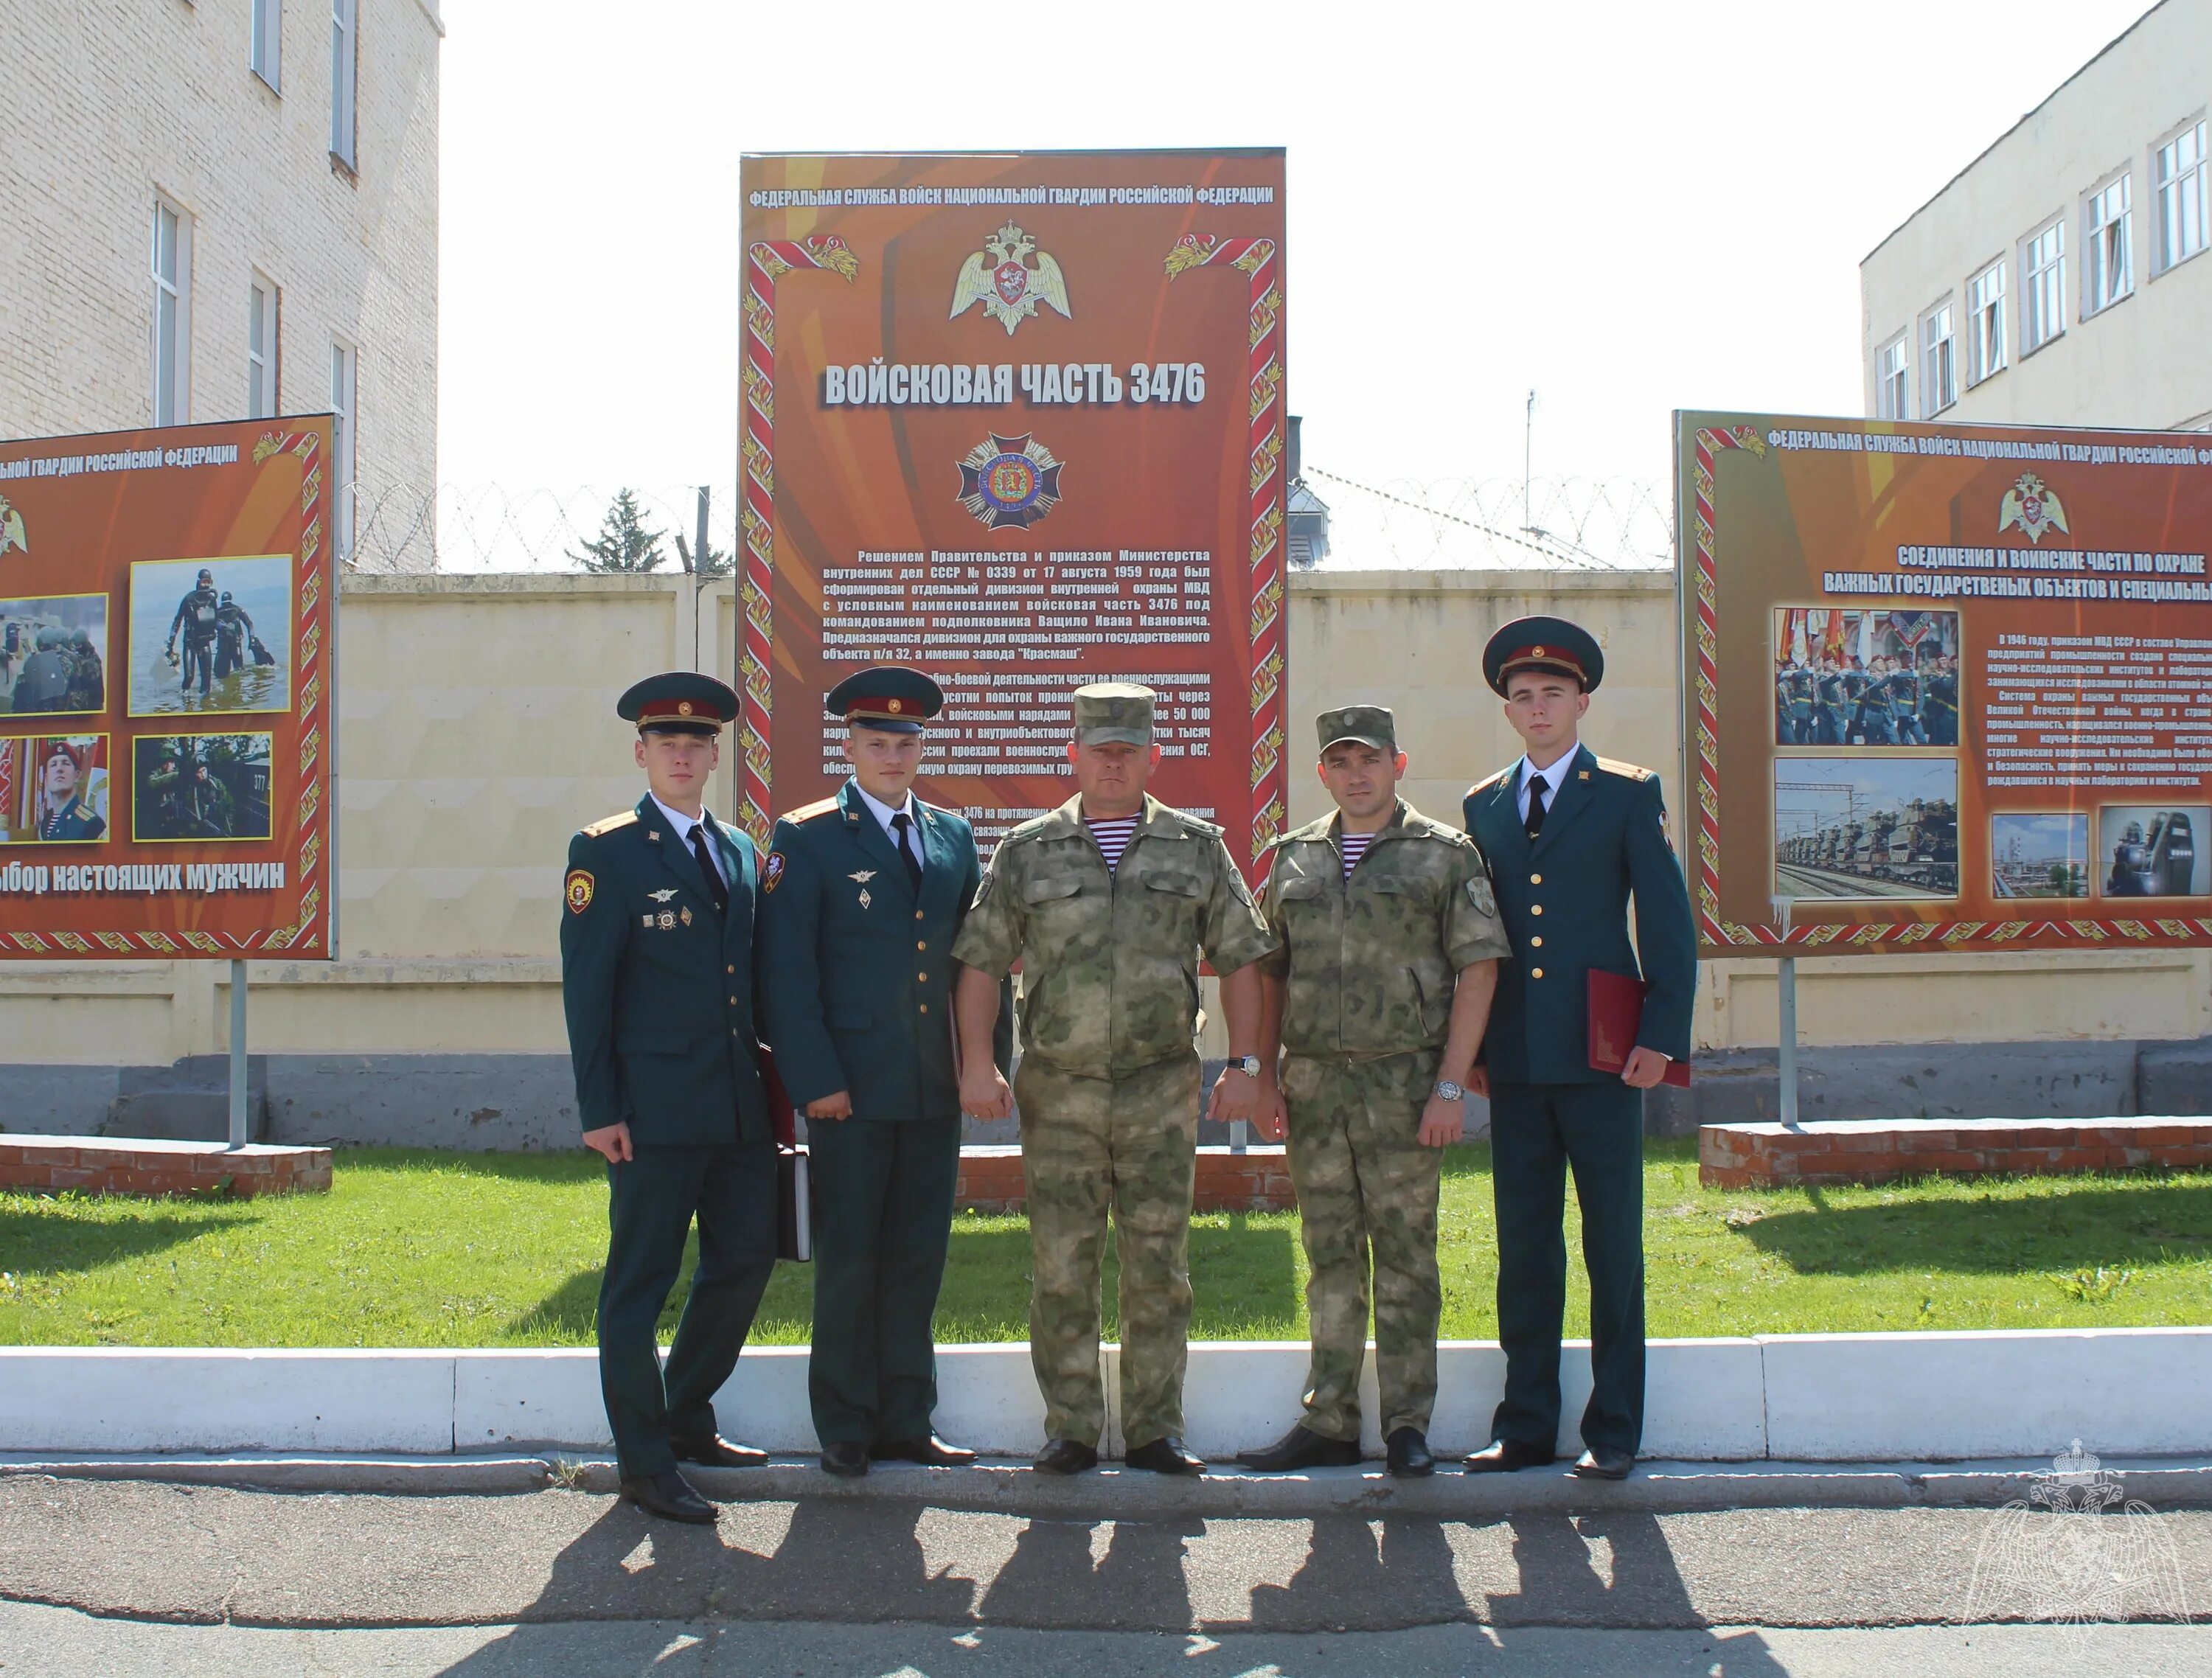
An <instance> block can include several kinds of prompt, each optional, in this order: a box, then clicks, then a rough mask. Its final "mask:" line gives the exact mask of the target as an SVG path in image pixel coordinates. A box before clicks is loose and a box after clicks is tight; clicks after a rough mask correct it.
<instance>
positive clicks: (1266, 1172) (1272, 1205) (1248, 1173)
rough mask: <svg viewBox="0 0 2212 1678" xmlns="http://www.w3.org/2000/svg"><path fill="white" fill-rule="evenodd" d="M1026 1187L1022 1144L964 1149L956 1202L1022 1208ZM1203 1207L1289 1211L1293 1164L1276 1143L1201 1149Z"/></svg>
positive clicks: (984, 1208) (985, 1208) (989, 1208)
mask: <svg viewBox="0 0 2212 1678" xmlns="http://www.w3.org/2000/svg"><path fill="white" fill-rule="evenodd" d="M1025 1195H1026V1189H1025V1187H1024V1178H1023V1176H1022V1151H1021V1149H1019V1148H1018V1147H1011V1146H1000V1147H982V1146H976V1147H965V1148H963V1149H961V1150H960V1180H959V1183H958V1185H957V1187H956V1188H955V1189H954V1190H953V1203H954V1204H955V1205H956V1206H957V1207H960V1209H961V1210H963V1211H975V1212H1019V1211H1020V1210H1021V1209H1022V1207H1023V1205H1024V1199H1025ZM1196 1199H1197V1206H1196V1210H1198V1211H1200V1212H1288V1211H1290V1210H1291V1208H1292V1207H1294V1206H1296V1205H1297V1196H1296V1195H1294V1194H1293V1193H1292V1192H1291V1168H1290V1164H1289V1162H1288V1161H1287V1160H1286V1159H1285V1158H1284V1156H1283V1150H1282V1148H1281V1147H1280V1146H1261V1147H1254V1148H1250V1149H1248V1150H1247V1151H1246V1152H1243V1153H1232V1152H1230V1151H1229V1150H1228V1149H1227V1148H1223V1147H1209V1148H1200V1150H1199V1151H1198V1193H1197V1197H1196Z"/></svg>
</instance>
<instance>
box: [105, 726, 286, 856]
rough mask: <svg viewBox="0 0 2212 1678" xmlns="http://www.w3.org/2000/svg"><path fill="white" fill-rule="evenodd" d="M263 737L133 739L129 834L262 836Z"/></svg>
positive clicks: (266, 749)
mask: <svg viewBox="0 0 2212 1678" xmlns="http://www.w3.org/2000/svg"><path fill="white" fill-rule="evenodd" d="M271 744H272V742H271V737H270V736H269V735H267V734H173V735H149V736H147V737H146V738H144V739H138V740H134V741H132V742H131V837H132V838H133V839H139V840H153V841H156V842H160V841H177V840H209V839H266V838H268V837H269V836H270V822H269V759H270V748H271Z"/></svg>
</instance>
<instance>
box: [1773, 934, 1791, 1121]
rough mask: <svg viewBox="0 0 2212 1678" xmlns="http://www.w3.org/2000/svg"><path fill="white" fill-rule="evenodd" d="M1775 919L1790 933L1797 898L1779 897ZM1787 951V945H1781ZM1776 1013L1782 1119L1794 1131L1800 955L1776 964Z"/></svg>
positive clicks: (1782, 959) (1787, 957) (1783, 958)
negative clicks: (1791, 916)
mask: <svg viewBox="0 0 2212 1678" xmlns="http://www.w3.org/2000/svg"><path fill="white" fill-rule="evenodd" d="M1773 902H1774V918H1775V920H1776V921H1777V922H1778V923H1779V924H1780V926H1781V927H1782V935H1783V937H1784V938H1787V937H1789V936H1790V911H1791V909H1794V908H1795V907H1796V900H1795V899H1794V898H1790V897H1777V898H1775V899H1774V900H1773ZM1782 947H1783V948H1784V951H1787V950H1788V949H1789V947H1790V946H1789V945H1786V944H1785V945H1783V946H1782ZM1774 990H1775V1005H1774V1006H1775V1013H1776V1015H1777V1024H1778V1027H1779V1029H1778V1031H1777V1033H1776V1059H1777V1061H1778V1062H1779V1065H1778V1068H1777V1070H1778V1073H1780V1078H1781V1103H1780V1105H1781V1118H1782V1122H1783V1123H1784V1124H1785V1125H1787V1126H1789V1127H1790V1128H1791V1129H1792V1130H1795V1129H1796V1128H1797V958H1796V957H1795V956H1793V955H1788V954H1784V956H1782V957H1781V958H1778V960H1777V961H1776V963H1775V966H1774Z"/></svg>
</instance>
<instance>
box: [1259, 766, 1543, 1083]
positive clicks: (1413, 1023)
mask: <svg viewBox="0 0 2212 1678" xmlns="http://www.w3.org/2000/svg"><path fill="white" fill-rule="evenodd" d="M1337 821H1338V818H1336V817H1335V816H1334V815H1331V816H1329V817H1328V818H1325V819H1323V820H1322V821H1317V822H1310V823H1309V824H1307V825H1305V826H1304V827H1302V828H1299V829H1298V830H1297V831H1296V832H1294V833H1291V834H1288V835H1286V836H1284V837H1283V838H1281V839H1279V840H1277V841H1276V842H1275V858H1274V863H1273V866H1272V867H1271V868H1270V869H1269V871H1268V874H1267V889H1266V891H1263V892H1262V893H1261V911H1262V913H1263V914H1264V915H1265V916H1266V918H1267V927H1268V930H1269V931H1270V932H1272V933H1274V935H1275V937H1276V939H1278V940H1279V945H1280V947H1279V949H1278V950H1277V951H1276V953H1275V954H1273V955H1272V956H1270V957H1269V958H1267V971H1268V972H1269V973H1270V974H1272V975H1273V976H1275V977H1277V978H1281V977H1283V976H1285V974H1287V975H1288V976H1289V979H1290V982H1289V985H1288V987H1287V989H1286V992H1285V996H1284V999H1283V1046H1284V1047H1285V1049H1288V1050H1289V1051H1290V1052H1291V1054H1293V1055H1328V1056H1330V1057H1332V1058H1334V1059H1346V1058H1350V1059H1364V1058H1367V1057H1370V1056H1375V1055H1404V1054H1409V1053H1411V1052H1413V1050H1416V1049H1435V1048H1439V1047H1441V1046H1442V1045H1443V1040H1444V1037H1445V1028H1446V1027H1447V1025H1448V1024H1449V1021H1450V1018H1451V1003H1452V991H1453V987H1454V984H1455V976H1456V975H1457V974H1458V972H1459V970H1461V969H1462V968H1463V967H1466V966H1468V965H1469V964H1472V963H1474V962H1479V961H1490V960H1494V959H1501V958H1504V957H1507V956H1510V954H1511V953H1512V949H1511V946H1510V945H1509V944H1508V943H1507V941H1506V938H1505V929H1504V927H1503V926H1502V925H1501V924H1500V922H1499V921H1498V904H1497V902H1496V900H1495V899H1494V898H1493V897H1492V896H1491V891H1490V877H1489V875H1488V873H1487V872H1486V871H1485V869H1484V866H1483V861H1482V852H1481V851H1480V849H1478V848H1476V845H1475V842H1474V840H1472V839H1470V838H1468V836H1467V835H1465V834H1464V833H1462V832H1460V831H1459V830H1457V829H1455V828H1449V827H1446V826H1444V825H1443V824H1442V823H1441V822H1432V821H1431V820H1430V819H1429V818H1427V817H1426V816H1424V815H1422V814H1421V813H1420V812H1419V811H1418V810H1416V809H1414V808H1413V806H1411V805H1410V804H1407V802H1406V801H1405V800H1404V799H1399V800H1398V808H1397V812H1396V813H1395V814H1394V815H1393V816H1392V817H1391V818H1390V822H1389V826H1387V827H1385V828H1384V829H1383V830H1382V831H1381V832H1379V833H1377V834H1376V836H1375V837H1374V839H1373V841H1372V842H1370V844H1369V846H1368V848H1367V854H1366V855H1364V856H1363V857H1362V858H1360V860H1359V861H1358V865H1357V866H1354V867H1353V869H1352V877H1351V878H1350V879H1346V878H1345V873H1344V859H1343V855H1342V853H1340V851H1339V850H1338V849H1337V848H1336V836H1337Z"/></svg>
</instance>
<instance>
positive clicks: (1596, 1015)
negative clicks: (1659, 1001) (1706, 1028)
mask: <svg viewBox="0 0 2212 1678" xmlns="http://www.w3.org/2000/svg"><path fill="white" fill-rule="evenodd" d="M1650 990H1651V987H1650V985H1648V984H1646V983H1645V982H1644V981H1643V980H1641V979H1638V978H1633V977H1632V976H1629V975H1628V974H1626V973H1607V972H1605V971H1603V970H1601V969H1599V968H1595V967H1593V968H1592V969H1590V970H1589V1063H1590V1067H1591V1069H1592V1070H1593V1071H1595V1072H1611V1073H1618V1072H1619V1071H1620V1069H1621V1068H1622V1067H1625V1066H1626V1065H1627V1064H1628V1055H1629V1051H1630V1050H1632V1049H1634V1048H1635V1047H1636V1033H1637V1030H1638V1027H1640V1026H1641V1025H1642V1024H1644V997H1645V996H1647V995H1649V994H1650ZM1659 1081H1660V1082H1661V1083H1662V1084H1672V1085H1674V1087H1675V1088H1676V1089H1678V1090H1686V1089H1688V1088H1689V1087H1690V1063H1689V1062H1688V1061H1668V1062H1667V1074H1666V1076H1665V1077H1663V1078H1662V1079H1660V1080H1659Z"/></svg>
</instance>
